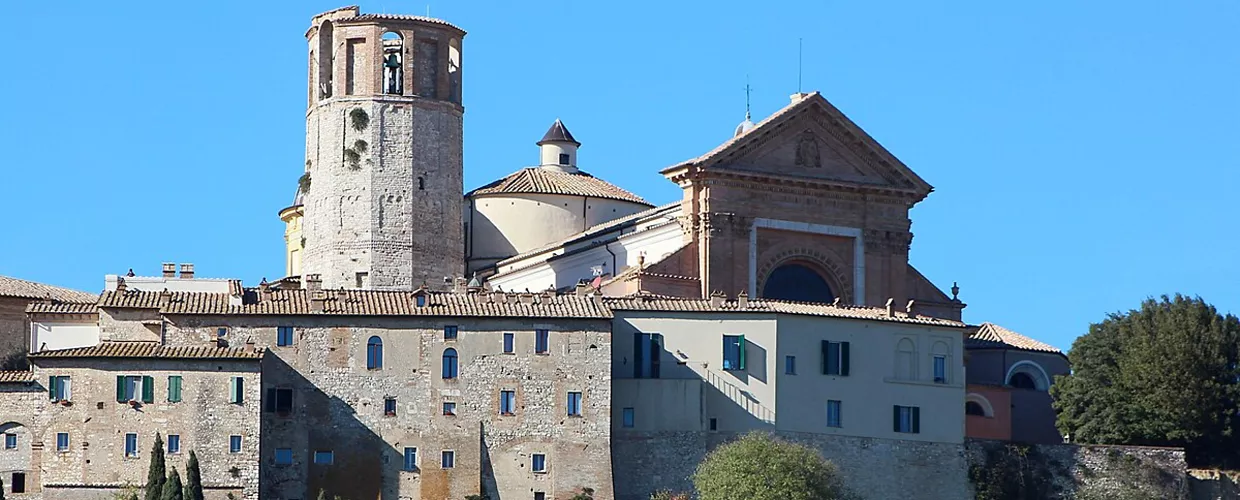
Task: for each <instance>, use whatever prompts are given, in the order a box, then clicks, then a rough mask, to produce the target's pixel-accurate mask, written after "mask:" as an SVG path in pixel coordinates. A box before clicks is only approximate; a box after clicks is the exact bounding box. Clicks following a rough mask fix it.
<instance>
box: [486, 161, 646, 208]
mask: <svg viewBox="0 0 1240 500" xmlns="http://www.w3.org/2000/svg"><path fill="white" fill-rule="evenodd" d="M508 193H536V194H564V195H570V196H592V197H594V198H607V199H612V200H621V201H628V202H632V203H641V204H644V205H649V203H647V202H646V200H643V199H642V198H641V197H640V196H637V195H635V194H633V193H630V192H628V191H625V190H624V189H623V188H621V187H619V186H616V185H615V184H612V183H610V182H607V181H604V180H602V179H599V178H597V177H594V176H592V175H590V174H587V173H585V172H581V171H578V172H576V173H571V174H570V173H566V172H560V171H556V170H549V169H545V168H539V167H529V168H523V169H521V170H518V171H516V172H513V173H512V174H510V175H509V176H507V177H504V178H503V179H500V180H498V181H495V182H492V183H490V184H487V185H485V186H482V187H480V188H478V189H475V190H473V191H470V192H469V193H467V194H466V195H465V196H477V195H490V194H508Z"/></svg>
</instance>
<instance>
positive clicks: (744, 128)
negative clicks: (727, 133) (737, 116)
mask: <svg viewBox="0 0 1240 500" xmlns="http://www.w3.org/2000/svg"><path fill="white" fill-rule="evenodd" d="M752 91H753V87H750V86H749V75H745V121H743V122H741V124H740V125H737V126H736V131H735V132H733V133H732V136H733V137H736V136H739V135H741V134H744V133H745V132H748V131H750V130H753V128H754V124H753V121H752V120H750V115H749V94H750V92H752Z"/></svg>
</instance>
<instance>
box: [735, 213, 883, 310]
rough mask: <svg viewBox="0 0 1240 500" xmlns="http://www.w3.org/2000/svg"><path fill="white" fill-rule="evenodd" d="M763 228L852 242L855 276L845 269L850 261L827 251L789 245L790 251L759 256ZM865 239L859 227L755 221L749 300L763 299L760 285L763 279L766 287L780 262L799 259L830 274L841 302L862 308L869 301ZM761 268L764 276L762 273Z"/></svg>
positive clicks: (783, 249)
mask: <svg viewBox="0 0 1240 500" xmlns="http://www.w3.org/2000/svg"><path fill="white" fill-rule="evenodd" d="M760 228H766V229H778V230H781V231H791V232H796V233H809V234H822V235H828V236H843V237H846V238H852V240H853V258H852V269H851V271H852V276H851V277H849V276H848V272H849V270H848V269H846V268H844V267H843V263H844V262H846V261H845V260H844V259H841V258H839V256H838V255H836V254H834V253H833V252H831V251H830V250H828V249H825V248H806V247H805V246H804V245H796V244H793V243H788V244H786V245H787V246H786V247H781V246H777V247H775V248H771V249H768V250H767V251H766V252H763V255H761V256H759V255H758V229H760ZM863 239H864V237H863V235H862V232H861V230H860V229H858V228H855V227H842V226H828V225H823V224H811V223H807V222H794V221H786V220H777V219H763V218H755V219H754V220H753V224H751V225H750V226H749V296H750V297H757V296H759V294H758V291H759V290H761V288H760V287H759V283H758V279H759V276H761V277H762V281H763V283H762V284H765V281H766V278H767V276H769V275H770V272H771V270H773V269H775V267H776V265H778V264H779V263H780V261H782V260H788V259H790V258H792V257H793V256H798V257H801V258H802V260H807V261H810V262H815V261H816V262H815V263H816V264H818V265H819V267H821V268H822V269H824V270H826V271H827V272H825V273H824V276H823V277H824V279H826V281H827V282H828V285H829V286H834V287H836V290H834V291H835V293H836V294H838V295H839V297H840V301H841V302H847V303H850V304H862V303H863V302H864V300H865V242H864V241H863ZM781 255H782V258H781ZM759 268H761V269H762V270H763V272H761V273H759ZM832 281H834V283H832Z"/></svg>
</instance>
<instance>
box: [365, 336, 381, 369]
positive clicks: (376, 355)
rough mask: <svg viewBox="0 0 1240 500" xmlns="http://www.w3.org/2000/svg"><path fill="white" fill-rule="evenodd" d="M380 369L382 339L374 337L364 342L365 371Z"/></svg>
mask: <svg viewBox="0 0 1240 500" xmlns="http://www.w3.org/2000/svg"><path fill="white" fill-rule="evenodd" d="M380 368H383V339H381V338H379V336H378V335H376V336H373V337H370V340H367V341H366V369H367V370H378V369H380Z"/></svg>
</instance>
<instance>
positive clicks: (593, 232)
mask: <svg viewBox="0 0 1240 500" xmlns="http://www.w3.org/2000/svg"><path fill="white" fill-rule="evenodd" d="M663 212H666V213H669V214H671V213H674V214H675V215H679V214H680V202H679V201H677V202H672V203H668V204H666V205H662V206H658V207H654V208H651V209H648V210H643V211H641V212H637V213H635V214H632V215H626V216H624V217H620V218H618V219H612V220H609V221H607V222H603V223H599V224H595V225H593V226H590V227H588V228H586V230H585V231H582V232H580V233H577V234H574V235H572V236H569V237H567V238H564V239H562V240H560V241H556V242H554V243H549V244H547V245H543V246H541V247H538V248H535V249H533V250H528V251H525V252H522V253H520V254H517V255H514V256H512V257H509V258H507V259H504V260H501V261H499V263H498V264H497V265H504V264H508V263H511V262H515V261H518V260H521V259H524V258H526V257H529V256H531V255H537V254H540V253H543V252H546V251H548V250H553V249H556V248H560V247H566V246H568V245H570V244H573V243H576V242H578V241H585V240H588V239H590V238H593V237H595V236H598V235H601V234H606V233H609V232H612V231H614V230H616V229H617V228H620V227H623V226H625V225H627V224H635V223H637V222H638V221H640V220H642V219H645V218H647V217H650V216H652V215H655V214H658V213H663Z"/></svg>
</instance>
